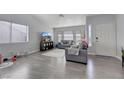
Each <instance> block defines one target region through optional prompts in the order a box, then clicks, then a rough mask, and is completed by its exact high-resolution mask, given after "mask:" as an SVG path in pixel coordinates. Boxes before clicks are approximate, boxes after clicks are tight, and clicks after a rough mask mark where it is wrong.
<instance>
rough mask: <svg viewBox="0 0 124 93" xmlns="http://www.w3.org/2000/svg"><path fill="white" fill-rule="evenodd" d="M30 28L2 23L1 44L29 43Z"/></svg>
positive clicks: (0, 23) (0, 27)
mask: <svg viewBox="0 0 124 93" xmlns="http://www.w3.org/2000/svg"><path fill="white" fill-rule="evenodd" d="M28 34H29V33H28V26H26V25H20V24H15V23H11V22H6V21H0V43H11V42H12V43H16V42H28Z"/></svg>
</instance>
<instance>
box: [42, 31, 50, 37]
mask: <svg viewBox="0 0 124 93" xmlns="http://www.w3.org/2000/svg"><path fill="white" fill-rule="evenodd" d="M40 35H41V36H43V37H49V36H51V35H50V33H49V32H41V33H40Z"/></svg>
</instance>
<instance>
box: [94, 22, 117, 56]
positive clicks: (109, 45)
mask: <svg viewBox="0 0 124 93" xmlns="http://www.w3.org/2000/svg"><path fill="white" fill-rule="evenodd" d="M95 28H96V29H95V32H96V55H104V56H115V55H116V39H115V25H114V24H112V23H107V24H98V25H96V27H95Z"/></svg>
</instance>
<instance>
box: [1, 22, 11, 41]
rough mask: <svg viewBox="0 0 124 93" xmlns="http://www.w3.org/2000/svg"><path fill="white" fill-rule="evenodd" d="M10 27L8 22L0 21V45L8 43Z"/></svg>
mask: <svg viewBox="0 0 124 93" xmlns="http://www.w3.org/2000/svg"><path fill="white" fill-rule="evenodd" d="M10 26H11V24H10V23H9V22H4V21H0V43H9V42H10V33H11V30H10Z"/></svg>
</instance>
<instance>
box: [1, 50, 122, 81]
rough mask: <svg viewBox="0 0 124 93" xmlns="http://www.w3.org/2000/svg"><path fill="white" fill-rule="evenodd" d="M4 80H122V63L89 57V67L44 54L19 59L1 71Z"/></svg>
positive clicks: (112, 59)
mask: <svg viewBox="0 0 124 93" xmlns="http://www.w3.org/2000/svg"><path fill="white" fill-rule="evenodd" d="M0 78H4V79H93V78H95V79H104V78H105V79H120V78H124V68H122V66H121V62H120V61H119V60H118V59H116V58H112V57H101V56H89V57H88V65H83V64H79V63H73V62H66V61H65V58H64V57H61V58H55V57H47V56H44V55H42V53H40V52H39V53H36V54H32V55H30V56H27V57H23V58H19V59H18V60H17V61H16V62H15V63H14V65H13V66H11V67H8V68H4V69H0Z"/></svg>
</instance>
